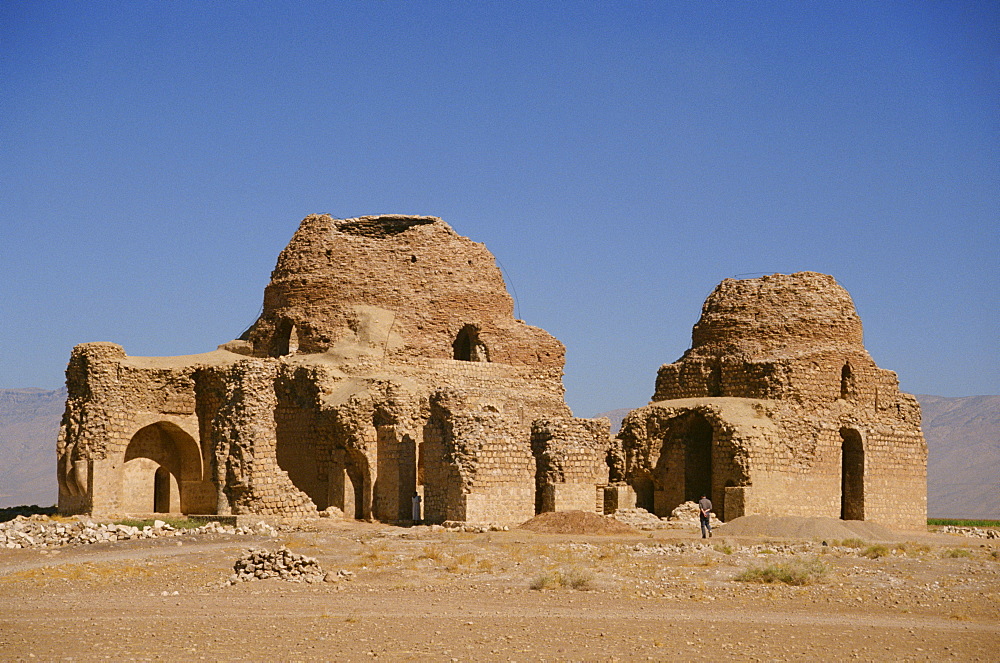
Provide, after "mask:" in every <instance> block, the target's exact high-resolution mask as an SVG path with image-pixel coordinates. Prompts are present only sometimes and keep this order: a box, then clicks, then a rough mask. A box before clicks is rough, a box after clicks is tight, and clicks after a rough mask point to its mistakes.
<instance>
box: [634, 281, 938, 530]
mask: <svg viewBox="0 0 1000 663" xmlns="http://www.w3.org/2000/svg"><path fill="white" fill-rule="evenodd" d="M620 437H621V439H622V443H623V448H624V451H625V456H626V463H625V464H626V476H627V478H628V481H629V484H630V485H631V486H632V487H633V489H634V490H635V493H636V499H637V502H638V504H639V505H640V506H643V507H645V508H647V509H649V510H650V511H654V512H655V513H656V514H658V515H666V514H669V513H670V511H671V510H672V509H673V508H674V507H675V506H677V505H678V504H679V503H681V502H683V501H687V500H697V499H698V497H700V496H701V495H708V496H709V497H710V499H712V500H713V502H714V503H715V505H716V512H717V513H718V514H719V515H720V517H722V518H724V519H727V520H728V519H732V518H734V517H738V516H741V515H749V514H761V515H799V516H831V517H839V518H842V519H845V520H881V521H883V522H885V523H886V524H889V525H892V526H896V527H900V526H905V527H915V528H919V527H923V526H924V525H925V519H926V467H927V446H926V443H925V442H924V439H923V435H922V433H921V431H920V408H919V405H917V402H916V400H915V399H914V398H913V397H912V396H910V395H908V394H903V393H900V391H899V386H898V381H897V379H896V374H895V373H893V372H892V371H887V370H883V369H881V368H879V367H878V366H877V365H876V364H875V362H874V361H873V360H872V358H871V356H870V355H869V354H868V352H867V351H866V350H865V348H864V344H863V338H862V329H861V320H860V319H859V317H858V314H857V311H856V310H855V308H854V303H853V302H852V301H851V297H850V295H849V294H848V293H847V291H846V290H844V288H842V287H841V286H840V285H838V284H837V282H836V281H835V280H834V279H833V277H832V276H827V275H825V274H817V273H814V272H800V273H797V274H790V275H785V274H773V275H770V276H764V277H762V278H756V279H746V280H735V279H726V280H725V281H723V282H722V283H720V284H719V285H718V287H716V288H715V290H713V291H712V293H711V294H710V295H709V296H708V299H707V300H706V301H705V304H704V307H703V308H702V314H701V318H700V319H699V320H698V323H697V324H696V325H695V326H694V330H693V332H692V344H691V348H690V349H689V350H688V351H687V352H685V353H684V355H683V356H682V357H681V358H680V359H679V360H677V361H676V362H674V363H672V364H666V365H664V366H662V367H661V368H660V370H659V372H658V373H657V378H656V390H655V393H654V395H653V400H652V402H651V403H650V405H648V406H646V407H644V408H640V409H638V410H634V411H633V412H631V413H630V414H629V415H628V417H626V419H625V421H624V423H623V427H622V432H621V434H620Z"/></svg>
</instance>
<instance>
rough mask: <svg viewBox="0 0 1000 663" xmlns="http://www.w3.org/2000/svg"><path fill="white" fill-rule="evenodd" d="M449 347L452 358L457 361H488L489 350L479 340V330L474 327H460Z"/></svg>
mask: <svg viewBox="0 0 1000 663" xmlns="http://www.w3.org/2000/svg"><path fill="white" fill-rule="evenodd" d="M451 347H452V350H453V355H452V356H453V357H454V358H455V359H457V360H459V361H489V360H490V355H489V350H487V348H486V345H485V344H484V343H483V342H482V341H480V340H479V328H478V327H476V326H475V325H465V326H464V327H462V329H461V330H459V332H458V335H457V336H456V337H455V341H454V342H453V343H452V344H451Z"/></svg>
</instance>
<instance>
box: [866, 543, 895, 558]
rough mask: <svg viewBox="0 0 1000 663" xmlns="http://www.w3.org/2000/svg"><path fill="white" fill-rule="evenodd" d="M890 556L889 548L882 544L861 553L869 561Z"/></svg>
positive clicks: (869, 547)
mask: <svg viewBox="0 0 1000 663" xmlns="http://www.w3.org/2000/svg"><path fill="white" fill-rule="evenodd" d="M888 554H889V548H888V546H883V545H881V544H876V545H873V546H868V547H867V548H865V549H864V550H863V551H862V552H861V556H862V557H867V558H868V559H878V558H879V557H885V556H886V555H888Z"/></svg>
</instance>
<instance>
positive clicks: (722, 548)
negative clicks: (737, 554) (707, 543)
mask: <svg viewBox="0 0 1000 663" xmlns="http://www.w3.org/2000/svg"><path fill="white" fill-rule="evenodd" d="M712 550H714V551H716V552H720V553H722V554H723V555H732V554H733V547H732V546H731V545H729V544H728V543H724V544H719V543H716V544H715V545H714V546H712Z"/></svg>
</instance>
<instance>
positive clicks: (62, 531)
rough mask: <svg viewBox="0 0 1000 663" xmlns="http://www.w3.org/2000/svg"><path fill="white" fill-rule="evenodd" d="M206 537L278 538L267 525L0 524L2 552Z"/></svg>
mask: <svg viewBox="0 0 1000 663" xmlns="http://www.w3.org/2000/svg"><path fill="white" fill-rule="evenodd" d="M205 533H219V534H238V535H267V536H275V535H276V534H277V530H276V529H275V528H274V527H271V526H270V525H268V524H267V523H264V522H259V523H257V524H256V525H253V526H251V527H231V526H226V525H220V524H219V523H217V522H210V523H206V524H205V525H202V526H201V527H195V528H191V529H178V528H175V527H173V526H172V525H170V524H169V523H166V522H164V521H162V520H154V521H153V523H152V524H151V525H145V526H143V527H134V526H132V525H119V524H115V523H95V522H91V521H89V520H83V521H67V522H63V521H58V520H53V519H51V518H49V517H48V516H45V515H34V516H28V517H25V516H18V517H17V518H15V519H14V520H11V521H8V522H5V523H0V548H52V547H57V546H71V545H86V544H91V543H102V542H112V541H134V540H139V539H156V538H160V537H166V536H188V535H196V534H205Z"/></svg>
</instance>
